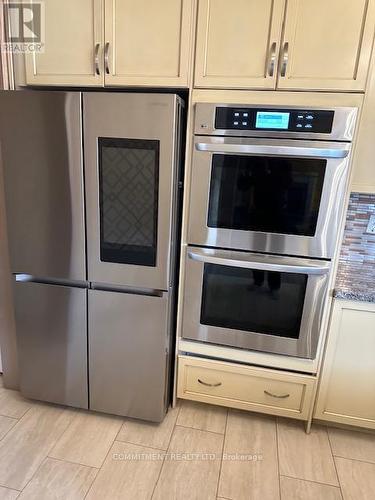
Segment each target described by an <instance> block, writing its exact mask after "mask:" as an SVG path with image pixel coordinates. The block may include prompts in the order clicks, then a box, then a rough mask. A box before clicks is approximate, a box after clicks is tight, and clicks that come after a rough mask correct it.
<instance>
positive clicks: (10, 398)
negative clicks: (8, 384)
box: [0, 388, 33, 418]
mask: <svg viewBox="0 0 375 500" xmlns="http://www.w3.org/2000/svg"><path fill="white" fill-rule="evenodd" d="M32 405H33V402H32V401H30V400H28V399H25V398H24V397H23V396H21V394H20V393H19V392H18V391H11V390H9V389H3V388H0V415H3V416H4V417H11V418H21V417H22V416H23V415H24V414H25V413H26V412H27V410H28V409H29V408H31V406H32Z"/></svg>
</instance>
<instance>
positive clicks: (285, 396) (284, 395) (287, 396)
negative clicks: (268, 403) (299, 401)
mask: <svg viewBox="0 0 375 500" xmlns="http://www.w3.org/2000/svg"><path fill="white" fill-rule="evenodd" d="M264 394H266V395H267V396H271V398H277V399H286V398H289V396H290V394H283V395H281V396H278V395H277V394H272V392H268V391H264Z"/></svg>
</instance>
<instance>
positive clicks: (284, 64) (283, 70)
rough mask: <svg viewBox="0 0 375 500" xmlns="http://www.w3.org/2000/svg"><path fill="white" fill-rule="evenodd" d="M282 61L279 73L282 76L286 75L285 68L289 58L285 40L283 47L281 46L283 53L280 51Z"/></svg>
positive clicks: (287, 44)
mask: <svg viewBox="0 0 375 500" xmlns="http://www.w3.org/2000/svg"><path fill="white" fill-rule="evenodd" d="M281 58H282V63H281V71H280V75H281V76H282V77H284V76H285V75H286V68H287V66H288V60H289V43H288V42H285V43H284V47H283V53H282V57H281Z"/></svg>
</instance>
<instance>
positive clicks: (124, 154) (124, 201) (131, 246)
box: [98, 137, 159, 266]
mask: <svg viewBox="0 0 375 500" xmlns="http://www.w3.org/2000/svg"><path fill="white" fill-rule="evenodd" d="M98 147H99V184H100V192H99V197H100V236H101V238H100V258H101V260H102V261H104V262H116V263H123V264H136V265H141V266H155V265H156V249H157V224H158V190H159V141H153V140H138V139H110V138H102V137H100V138H99V139H98Z"/></svg>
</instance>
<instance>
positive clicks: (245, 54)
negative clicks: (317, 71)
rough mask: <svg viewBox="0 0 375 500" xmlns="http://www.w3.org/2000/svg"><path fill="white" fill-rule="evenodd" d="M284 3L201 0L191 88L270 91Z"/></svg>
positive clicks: (266, 0) (279, 1) (252, 0)
mask: <svg viewBox="0 0 375 500" xmlns="http://www.w3.org/2000/svg"><path fill="white" fill-rule="evenodd" d="M284 5H285V0H231V1H230V2H228V1H227V0H199V6H198V26H197V40H196V62H195V86H196V87H211V88H228V89H229V88H237V89H242V88H243V89H246V88H263V89H274V88H275V87H276V79H277V54H278V51H279V44H280V38H281V30H282V23H283V14H284Z"/></svg>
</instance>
